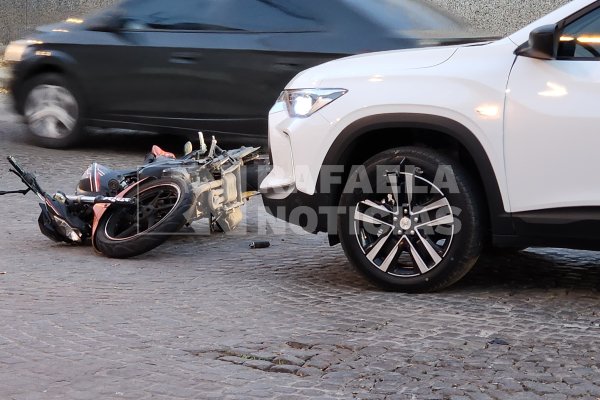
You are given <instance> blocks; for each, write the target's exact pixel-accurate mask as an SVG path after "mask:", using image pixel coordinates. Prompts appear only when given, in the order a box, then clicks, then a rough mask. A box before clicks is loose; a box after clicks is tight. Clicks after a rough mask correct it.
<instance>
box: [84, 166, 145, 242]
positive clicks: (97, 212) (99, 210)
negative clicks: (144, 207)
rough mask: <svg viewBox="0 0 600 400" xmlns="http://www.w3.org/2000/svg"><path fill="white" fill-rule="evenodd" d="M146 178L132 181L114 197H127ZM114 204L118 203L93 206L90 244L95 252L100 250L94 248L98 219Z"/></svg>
mask: <svg viewBox="0 0 600 400" xmlns="http://www.w3.org/2000/svg"><path fill="white" fill-rule="evenodd" d="M146 180H148V178H145V179H142V180H140V181H138V182H136V183H134V184H133V185H131V186H128V187H127V188H126V189H125V190H123V191H122V192H121V193H119V194H118V195H116V196H115V197H116V198H119V199H122V198H125V197H127V195H128V194H129V193H131V192H133V191H134V190H136V189H137V188H138V187H139V186H140V185H141V184H142V183H144V182H145V181H146ZM114 206H118V205H115V204H96V205H94V207H93V210H94V222H93V223H92V246H93V247H94V250H95V251H96V252H97V253H100V251H98V249H97V248H96V230H97V228H98V224H99V223H100V220H101V219H102V217H103V216H104V213H106V211H107V210H108V209H109V208H110V207H114Z"/></svg>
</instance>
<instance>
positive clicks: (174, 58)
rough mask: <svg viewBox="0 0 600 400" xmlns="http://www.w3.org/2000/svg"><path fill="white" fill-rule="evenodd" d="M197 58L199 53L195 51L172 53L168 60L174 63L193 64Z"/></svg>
mask: <svg viewBox="0 0 600 400" xmlns="http://www.w3.org/2000/svg"><path fill="white" fill-rule="evenodd" d="M199 58H200V55H199V54H197V53H173V54H171V58H170V59H169V62H171V63H174V64H195V63H197V62H198V59H199Z"/></svg>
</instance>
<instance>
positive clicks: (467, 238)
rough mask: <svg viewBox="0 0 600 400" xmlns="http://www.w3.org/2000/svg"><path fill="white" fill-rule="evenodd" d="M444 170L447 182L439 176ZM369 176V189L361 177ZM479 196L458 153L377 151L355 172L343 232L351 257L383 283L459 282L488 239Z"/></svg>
mask: <svg viewBox="0 0 600 400" xmlns="http://www.w3.org/2000/svg"><path fill="white" fill-rule="evenodd" d="M440 166H442V168H441V169H440ZM361 169H362V172H361ZM440 171H441V173H442V175H437V174H438V173H439V172H440ZM361 174H362V175H361ZM440 176H441V177H442V178H444V179H446V181H447V182H446V183H447V184H445V185H441V184H440V185H436V184H435V183H436V181H438V179H437V178H436V177H440ZM365 177H368V181H367V183H368V184H370V186H369V187H371V188H373V190H372V193H369V190H368V188H366V189H365V186H364V185H363V183H364V181H365V179H364V178H365ZM452 178H453V179H452ZM356 182H360V183H358V184H357V183H356ZM409 183H410V185H409ZM438 186H447V187H442V188H439V187H438ZM392 187H396V188H398V190H397V192H396V193H394V191H393V190H392ZM407 188H409V189H410V188H413V189H412V190H406V189H407ZM417 189H419V190H417ZM423 189H425V190H423ZM409 192H410V193H411V194H410V195H409V194H408V193H409ZM420 192H427V193H420ZM480 204H481V196H480V195H479V192H478V190H477V187H476V186H475V185H474V183H473V181H472V179H471V178H470V176H469V175H468V174H467V173H466V172H465V170H464V169H463V168H462V166H461V165H460V164H459V163H458V162H457V161H455V160H453V159H451V158H449V157H446V156H444V155H442V154H440V153H439V152H438V151H435V150H432V149H428V148H421V147H401V148H397V149H393V150H387V151H384V152H381V153H379V154H377V155H375V156H374V157H372V158H370V159H369V160H367V161H366V162H365V163H364V164H363V166H362V167H360V168H359V169H357V170H355V171H353V172H352V173H351V174H350V176H349V179H348V182H347V185H346V189H345V190H344V193H343V194H342V196H341V199H340V206H341V208H342V210H344V212H345V215H342V216H340V218H339V219H338V230H339V231H338V233H339V237H340V240H341V243H342V246H343V248H344V251H345V253H346V255H347V257H348V258H349V259H350V261H351V262H352V264H353V265H354V266H356V267H357V268H358V270H359V271H360V272H362V273H363V274H364V275H365V276H366V277H367V278H369V279H370V280H371V281H373V282H374V283H376V284H378V285H379V286H381V287H383V288H385V289H388V290H397V291H404V292H427V291H436V290H440V289H443V288H445V287H448V286H450V285H452V284H453V283H455V282H457V281H458V280H459V279H461V278H462V277H463V276H464V275H466V274H467V272H469V270H470V269H471V268H472V267H473V265H474V264H475V262H476V261H477V259H478V257H479V255H480V253H481V250H482V243H483V242H482V236H483V227H482V224H481V221H482V218H481V216H482V213H481V206H480ZM459 210H460V212H458V211H459ZM458 215H459V216H458Z"/></svg>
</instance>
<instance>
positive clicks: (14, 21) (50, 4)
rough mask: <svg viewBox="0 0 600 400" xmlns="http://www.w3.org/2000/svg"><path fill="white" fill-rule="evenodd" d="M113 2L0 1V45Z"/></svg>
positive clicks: (110, 0) (66, 0)
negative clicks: (41, 27)
mask: <svg viewBox="0 0 600 400" xmlns="http://www.w3.org/2000/svg"><path fill="white" fill-rule="evenodd" d="M167 1H168V0H165V2H167ZM115 2H116V0H0V43H4V44H6V43H7V42H8V41H10V40H13V39H16V38H19V37H21V36H22V35H24V34H26V33H27V32H29V31H31V30H32V29H34V28H35V27H36V26H38V25H43V24H47V23H51V22H56V21H60V20H64V19H66V18H67V17H72V16H78V15H84V14H86V13H89V12H91V11H93V10H97V9H100V8H102V7H106V6H108V5H111V4H113V3H115Z"/></svg>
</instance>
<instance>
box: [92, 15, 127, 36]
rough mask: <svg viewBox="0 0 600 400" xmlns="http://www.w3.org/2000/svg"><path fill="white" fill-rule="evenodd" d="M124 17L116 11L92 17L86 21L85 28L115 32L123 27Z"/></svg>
mask: <svg viewBox="0 0 600 400" xmlns="http://www.w3.org/2000/svg"><path fill="white" fill-rule="evenodd" d="M123 26H124V19H123V17H122V16H121V15H120V14H118V13H109V14H104V15H99V16H98V17H96V18H92V19H91V20H89V21H88V23H87V29H88V30H90V31H98V32H113V33H117V32H119V31H121V29H123Z"/></svg>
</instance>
